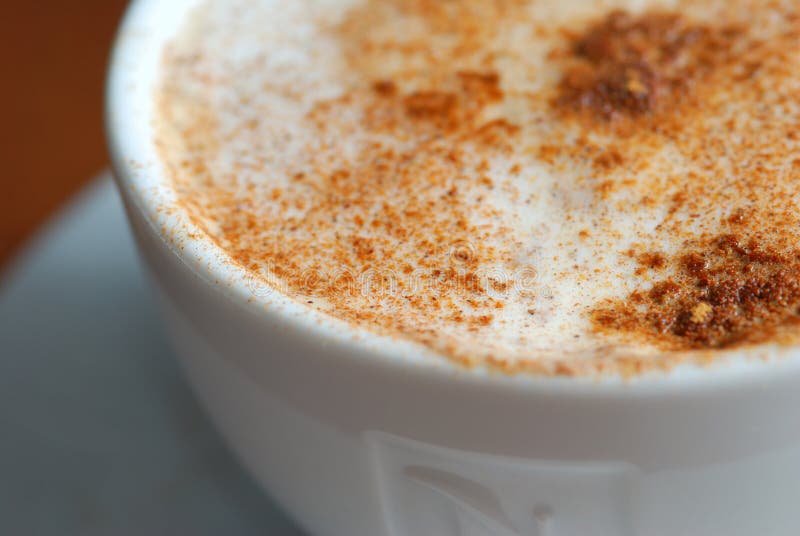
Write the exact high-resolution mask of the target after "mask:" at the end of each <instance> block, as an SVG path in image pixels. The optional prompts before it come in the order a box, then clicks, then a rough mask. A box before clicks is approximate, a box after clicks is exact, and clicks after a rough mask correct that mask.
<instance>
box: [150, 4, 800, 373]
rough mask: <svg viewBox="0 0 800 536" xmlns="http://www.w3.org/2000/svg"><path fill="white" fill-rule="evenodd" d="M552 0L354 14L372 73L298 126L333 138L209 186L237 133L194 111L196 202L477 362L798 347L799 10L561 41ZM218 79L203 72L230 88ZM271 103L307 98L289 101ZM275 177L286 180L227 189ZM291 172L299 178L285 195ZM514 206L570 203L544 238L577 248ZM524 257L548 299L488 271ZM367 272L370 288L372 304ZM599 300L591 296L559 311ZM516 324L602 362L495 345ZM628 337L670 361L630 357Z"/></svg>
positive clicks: (543, 365) (244, 241) (260, 118)
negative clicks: (220, 133)
mask: <svg viewBox="0 0 800 536" xmlns="http://www.w3.org/2000/svg"><path fill="white" fill-rule="evenodd" d="M611 3H614V2H611ZM542 5H543V4H538V3H534V2H528V1H526V0H499V1H496V2H488V1H485V0H461V1H459V2H441V1H434V0H371V1H367V2H363V3H360V4H358V5H357V6H356V7H355V8H354V9H353V10H352V12H349V13H348V14H347V16H346V17H344V20H343V22H341V24H338V23H337V26H336V28H334V29H332V30H331V35H332V36H333V37H332V39H335V40H336V42H337V43H340V44H341V46H342V50H343V53H342V55H343V56H344V57H345V60H346V63H347V69H348V71H347V73H348V76H349V78H348V80H349V82H348V84H350V85H344V86H343V89H342V91H341V94H338V96H336V97H333V98H329V99H327V100H320V101H317V102H315V103H313V105H312V106H310V107H309V108H308V113H307V114H306V115H304V116H302V117H300V118H298V119H296V121H297V123H299V124H301V125H302V128H303V129H305V131H304V132H305V133H306V134H308V138H309V140H311V141H309V142H308V143H307V144H306V145H305V146H303V147H302V148H301V150H300V151H299V154H300V155H301V156H302V158H298V159H297V161H296V162H295V161H292V162H291V163H290V164H288V165H287V166H286V169H278V170H277V171H276V170H275V169H274V168H270V167H269V166H268V165H267V164H265V162H267V160H268V159H267V158H266V157H264V158H262V156H263V155H262V154H260V152H259V151H265V152H267V151H272V150H273V149H274V148H273V147H272V146H271V145H270V144H274V145H275V146H276V147H277V149H274V152H276V153H280V152H281V150H282V148H283V147H282V145H281V144H283V143H284V139H283V138H281V137H280V136H275V138H274V139H273V138H267V139H266V142H267V143H264V144H263V145H258V144H257V145H256V148H257V150H254V151H253V152H251V153H247V154H245V158H243V159H242V161H241V162H236V165H235V166H233V167H232V169H230V170H226V171H229V172H230V174H229V175H219V176H213V166H211V165H209V164H208V162H207V158H208V156H207V153H208V150H206V152H203V150H204V149H205V148H206V147H207V145H204V144H206V143H207V142H209V143H208V145H211V146H212V148H211V149H210V151H211V152H212V153H213V151H214V150H215V149H216V146H215V145H214V144H216V143H218V144H224V143H225V142H226V140H225V139H220V140H218V139H216V138H214V137H213V136H211V135H210V134H209V132H216V130H215V129H216V128H217V127H216V124H215V118H214V117H213V116H212V115H211V114H210V112H208V109H209V108H210V107H209V106H203V105H202V104H204V103H203V102H200V104H201V105H199V106H197V107H196V110H195V109H193V110H192V112H193V113H192V114H188V116H189V117H191V120H190V121H189V122H188V123H187V124H186V125H179V128H180V132H179V135H180V136H181V138H182V139H183V140H187V143H188V144H189V147H190V148H194V147H199V148H200V149H199V150H197V152H195V153H191V152H190V154H189V155H188V156H187V158H186V159H185V161H182V162H180V163H177V164H175V165H173V166H172V168H173V173H174V175H175V177H174V181H175V184H176V185H177V189H178V190H179V192H180V193H181V196H182V202H183V203H184V204H185V206H186V207H185V208H186V210H188V211H189V212H190V213H191V214H192V216H193V217H194V218H195V220H196V222H197V223H198V224H199V225H200V226H201V227H202V228H204V229H205V230H206V232H207V233H208V234H209V235H210V236H211V237H212V239H213V240H215V241H217V243H218V244H219V245H220V247H221V248H223V249H225V250H226V251H227V252H228V253H230V255H231V257H232V258H233V259H234V261H235V262H237V263H239V264H240V265H241V266H243V267H244V268H246V269H247V270H250V271H251V272H252V273H253V274H257V275H258V274H263V273H265V271H266V270H269V272H270V273H271V275H273V276H275V277H276V278H277V279H279V280H280V282H281V283H285V287H282V289H285V292H286V293H287V294H288V295H289V296H292V297H294V298H296V299H297V300H300V301H302V303H310V304H311V305H312V306H313V307H314V308H317V309H320V310H323V311H324V312H327V313H330V314H332V315H333V316H336V317H338V318H340V319H343V320H345V321H347V322H350V323H351V324H353V325H355V326H361V327H367V328H368V329H371V330H373V331H376V332H378V333H381V334H385V335H391V336H400V337H401V338H406V339H410V340H412V341H416V342H419V343H422V344H424V345H427V346H429V347H432V348H433V349H434V350H435V351H436V352H438V353H440V354H443V355H445V356H446V357H448V358H450V359H452V360H454V361H456V362H459V363H463V364H465V365H474V364H484V365H486V366H489V367H491V368H496V369H499V370H502V371H505V372H508V373H516V372H532V373H535V374H550V375H552V374H557V375H582V374H593V373H606V372H617V373H622V374H624V375H628V374H638V373H642V372H645V371H647V370H652V369H668V368H670V367H671V366H673V365H674V364H676V363H678V362H680V360H681V359H685V358H686V357H685V353H684V352H685V351H694V350H715V351H716V350H724V349H731V348H739V347H743V346H748V345H753V344H758V343H761V342H779V343H786V344H789V343H792V344H794V343H796V342H797V337H796V336H795V335H796V334H797V333H800V330H798V329H795V322H794V315H795V312H796V311H797V308H798V307H800V300H798V292H797V290H796V281H797V280H798V273H799V272H798V261H797V251H798V249H800V248H798V247H797V237H796V229H798V228H800V210H798V204H799V200H798V196H797V187H796V185H797V183H798V181H800V166H798V165H797V161H798V159H797V157H796V155H797V154H798V151H800V145H798V144H800V133H799V132H800V130H798V127H797V125H798V124H800V106H798V102H800V101H798V98H797V95H798V94H797V80H798V74H797V72H798V71H797V65H798V64H799V63H800V46H799V45H800V32H799V31H798V26H799V25H800V23H799V22H798V21H799V19H798V18H797V15H796V13H795V12H796V9H797V8H796V6H794V4H793V3H792V2H791V1H789V0H782V1H772V0H765V1H763V2H760V1H759V2H756V1H755V0H732V1H727V0H699V2H689V1H688V0H685V1H684V0H679V2H678V4H677V7H676V8H675V12H674V13H670V12H665V11H653V10H650V11H647V10H646V11H644V12H642V13H627V12H621V11H615V12H613V13H609V12H603V11H601V10H599V9H594V10H593V11H592V14H591V15H589V16H587V17H585V18H584V17H583V15H582V18H580V19H576V18H574V17H573V16H572V15H569V16H566V17H562V18H560V19H559V23H558V24H559V25H563V27H564V28H566V29H565V30H563V32H564V33H562V28H560V27H558V25H555V24H553V23H552V22H551V20H550V19H548V18H542V19H536V18H535V17H530V15H529V12H532V11H529V10H533V9H534V8H536V9H538V8H539V7H541V6H542ZM592 5H593V4H592V3H591V2H589V1H588V0H587V3H586V4H585V5H584V6H583V7H584V8H586V9H585V10H584V11H583V12H584V13H585V12H587V11H590V10H589V9H588V7H587V6H592ZM706 8H708V9H707V11H708V13H706ZM578 11H580V10H578ZM751 14H752V15H753V17H752V21H751V20H750V18H751V17H750V15H751ZM537 16H538V15H537ZM398 17H399V18H400V19H402V20H404V21H408V20H411V21H412V22H413V24H409V25H408V28H412V29H416V30H415V31H416V32H417V33H414V32H411V33H409V32H407V31H406V27H405V26H402V28H401V27H400V26H398ZM529 19H530V20H529ZM397 28H401V29H402V31H395V30H396V29H397ZM565 35H566V43H565V38H564V36H565ZM325 37H331V36H327V35H326V36H325ZM542 42H545V43H547V45H548V47H550V46H552V47H553V50H554V52H553V53H552V54H551V55H549V56H547V57H548V58H549V60H548V61H547V63H545V64H543V65H542V64H537V63H535V62H532V61H531V62H528V51H530V50H534V49H535V48H536V46H537V45H541V43H542ZM515 47H516V48H515ZM547 53H548V51H544V52H543V54H547ZM543 57H544V56H543ZM187 58H188V59H187ZM187 58H182V61H185V62H187V64H188V63H190V62H193V61H198V59H197V57H196V56H195V55H193V54H190V55H188V56H187ZM387 58H390V59H391V61H387ZM537 58H538V56H537ZM537 61H538V60H537ZM184 67H185V66H184ZM204 68H205V66H200V67H198V69H197V72H194V71H191V74H192V75H193V76H196V77H197V79H198V80H200V81H201V82H202V83H209V84H212V85H213V84H214V83H216V82H215V81H214V80H215V79H214V78H213V77H208V79H206V78H205V77H206V76H207V72H206V71H205V70H204ZM234 74H236V75H241V73H234ZM245 75H246V73H245ZM230 79H232V80H236V79H237V78H236V77H235V76H233V77H231V78H230ZM208 80H210V82H209V81H208ZM351 82H352V83H351ZM534 82H535V84H534ZM219 83H220V84H222V83H224V82H219ZM179 89H180V88H179ZM264 91H268V92H270V91H272V92H275V93H276V94H278V95H279V96H280V98H282V99H287V100H289V101H291V100H292V99H295V98H297V97H295V96H294V93H293V91H294V88H292V87H289V88H284V87H277V89H265V90H264ZM175 93H176V95H177V97H175V98H177V99H180V98H182V93H181V92H180V91H176V92H175ZM325 94H326V95H328V94H330V93H325ZM248 97H249V98H256V99H257V97H258V95H255V96H253V95H249V96H248ZM168 100H169V98H167V99H165V101H168ZM167 104H169V103H168V102H166V103H165V107H166V106H167ZM305 110H306V109H305V108H304V112H303V113H304V114H305ZM165 116H166V117H169V112H168V111H167V112H165ZM267 121H268V116H266V114H264V115H257V116H256V117H246V118H243V119H242V122H241V125H234V126H235V127H237V128H231V129H229V130H228V131H227V132H235V133H237V135H238V133H240V132H247V131H254V132H258V128H259V125H261V124H262V123H266V122H267ZM293 124H294V123H293ZM276 126H277V127H281V126H282V125H276ZM278 130H279V128H278ZM267 132H268V133H269V132H270V131H269V130H267ZM255 139H256V141H257V142H258V143H260V140H258V138H255ZM342 140H347V142H348V143H343V142H342ZM167 152H168V151H167ZM168 156H169V155H168ZM259 174H260V179H261V180H263V182H265V183H267V184H264V185H262V184H260V183H259V182H258V181H254V182H251V183H250V184H248V189H246V190H245V191H243V192H237V191H233V190H232V189H231V187H230V184H232V183H233V184H238V182H237V181H238V180H243V181H244V183H245V184H247V180H248V179H247V177H249V176H251V175H259ZM275 175H280V177H278V179H280V178H282V177H285V178H286V180H285V181H280V180H277V182H278V183H279V184H269V183H270V181H271V180H272V179H271V177H274V176H275ZM550 176H552V177H553V182H552V185H551V184H550V183H549V182H547V181H548V179H549V178H550ZM240 177H245V179H240ZM264 177H266V179H265V178H264ZM509 177H513V180H510V179H509ZM530 185H533V186H535V188H532V189H531V190H532V192H525V191H524V189H525V187H527V186H530ZM540 185H541V189H539V188H540ZM520 190H523V191H522V192H520ZM197 193H202V194H203V195H202V196H200V195H196V194H197ZM502 196H505V197H502ZM498 198H499V199H501V200H503V201H505V200H511V201H512V202H513V206H514V207H520V210H521V211H523V214H521V215H520V216H525V215H526V213H525V212H524V211H530V212H531V213H534V214H535V211H536V210H537V207H540V206H550V207H552V206H553V204H556V205H557V206H558V209H559V210H558V212H556V214H557V216H558V217H557V218H554V221H545V222H541V221H538V220H537V221H535V222H534V225H537V226H541V227H542V228H546V227H547V226H550V227H551V228H556V229H557V228H558V226H560V225H563V226H564V228H565V229H571V230H574V236H568V233H566V232H565V233H564V236H559V241H558V242H556V243H553V244H551V243H548V245H547V247H551V249H547V247H545V248H544V251H542V244H541V243H539V242H537V238H535V237H537V236H545V237H547V236H549V235H548V234H547V229H545V230H544V231H542V232H541V235H537V234H536V233H538V232H539V231H540V229H539V228H538V227H537V228H536V229H534V230H533V231H532V232H531V234H529V235H528V234H524V232H527V231H528V229H524V230H522V231H520V229H519V228H518V227H515V225H520V226H521V224H519V222H518V221H517V220H520V219H521V220H524V217H520V218H517V217H515V215H514V214H508V213H506V212H504V211H503V210H502V209H500V208H498V207H497V206H495V205H494V204H493V203H492V201H494V200H496V199H498ZM562 220H563V221H562ZM208 222H212V224H208ZM487 222H489V223H488V224H487ZM625 222H631V226H632V227H633V230H631V229H628V228H626V227H625ZM517 233H519V234H517ZM531 237H534V238H531ZM630 242H632V243H630ZM587 252H588V254H589V255H588V257H589V259H588V261H587V260H585V259H582V258H581V255H582V254H584V253H587ZM522 253H524V254H525V255H529V257H526V256H525V255H522ZM572 257H574V258H572ZM521 258H522V259H523V260H522V261H521V260H520V259H521ZM531 258H532V259H534V260H530V259H531ZM525 263H527V264H525ZM551 263H552V265H551ZM520 266H522V267H523V268H525V269H529V270H530V273H533V274H536V273H537V271H538V273H540V274H542V279H544V280H546V281H547V282H548V283H549V284H550V285H551V287H550V289H549V290H548V288H547V287H546V286H541V285H538V284H537V285H534V287H533V289H532V290H525V291H524V292H520V293H519V295H518V296H516V297H514V298H513V299H509V298H508V296H510V294H509V293H511V292H514V289H515V288H516V287H517V284H518V283H520V281H521V280H522V279H524V278H522V277H520V278H519V279H518V280H517V281H514V280H508V279H506V280H503V279H497V280H495V279H492V278H487V277H485V275H486V269H487V268H491V267H500V268H502V269H505V270H507V271H513V270H515V269H518V268H520ZM553 266H565V267H566V268H565V269H564V271H563V272H558V271H555V270H554V269H553ZM373 267H377V268H379V270H377V271H376V272H375V273H374V274H373V273H372V271H371V268H373ZM332 268H334V269H332ZM414 277H416V278H418V280H417V282H416V283H414V282H413V281H412V279H413V278H414ZM365 278H366V279H367V280H368V281H369V289H370V292H371V293H372V294H371V296H370V297H369V298H364V297H363V296H361V295H360V294H359V293H360V292H361V291H362V290H363V288H362V285H363V280H364V279H365ZM547 278H549V279H547ZM531 279H533V280H538V276H536V275H535V276H533V277H532V278H531ZM620 281H623V283H624V284H619V283H620ZM417 283H421V285H422V288H423V289H432V290H431V291H420V289H419V288H418V287H416V286H415V285H416V284H417ZM581 285H582V286H581ZM606 285H607V288H612V289H613V292H611V293H610V294H613V298H612V299H610V300H609V301H606V300H603V301H600V302H599V303H598V300H599V299H600V298H598V297H597V296H598V295H599V294H592V292H593V291H595V290H598V289H603V288H606ZM578 287H580V288H581V289H588V291H586V292H585V293H584V294H587V295H589V299H588V300H587V301H584V302H580V303H578V302H577V301H574V302H573V301H569V302H567V301H566V300H565V301H563V302H559V301H558V298H559V293H560V291H561V290H566V291H567V292H566V293H567V294H569V293H570V292H572V291H574V290H576V288H578ZM548 292H550V294H551V295H548ZM575 295H576V296H578V297H579V298H580V297H582V296H581V295H580V292H577V291H576V292H575ZM374 296H378V297H380V299H374V298H373V297H374ZM583 297H585V296H583ZM553 304H555V305H553ZM512 307H517V309H516V313H508V311H509V308H512ZM519 313H522V315H520V314H519ZM513 314H517V315H518V316H522V317H523V318H522V319H521V320H520V322H519V325H520V326H521V327H520V329H519V331H518V332H516V333H515V334H514V335H515V336H516V338H515V339H513V340H512V344H518V347H520V348H526V349H527V348H535V345H534V344H532V343H531V339H535V338H536V336H537V332H536V329H537V327H538V326H541V325H543V324H544V323H545V322H548V321H549V320H550V319H552V317H553V316H554V315H557V314H562V315H563V316H566V317H568V319H569V321H570V323H571V325H572V326H573V327H575V328H576V329H575V331H574V332H569V333H568V334H567V335H565V338H564V341H565V342H572V341H573V337H574V336H575V335H576V334H578V335H579V336H580V337H581V341H583V340H585V341H586V343H585V344H584V346H582V347H581V348H589V349H590V350H587V351H583V350H581V351H580V352H576V355H569V354H564V352H562V351H561V348H560V347H559V346H558V345H557V344H556V345H554V348H553V351H552V352H550V353H548V354H547V355H542V354H536V355H518V354H516V355H509V354H504V353H503V352H502V351H495V349H494V348H493V347H491V343H493V342H494V339H495V335H496V334H497V333H499V332H500V330H503V329H505V332H504V333H505V334H508V332H509V331H510V330H509V329H508V324H504V322H506V321H507V320H508V318H509V317H510V316H513ZM514 320H515V321H516V320H518V318H514ZM579 330H581V331H579ZM526 337H527V340H526ZM506 340H509V338H507V339H506ZM628 342H630V343H631V345H632V347H633V348H636V349H642V348H643V349H651V348H657V349H658V350H660V351H658V352H656V351H655V350H654V351H652V352H649V353H645V354H639V353H636V354H631V353H626V352H628V348H626V347H625V346H624V345H625V344H626V343H628ZM575 344H578V343H575ZM487 348H488V350H487ZM692 355H694V354H692ZM715 355H716V354H715ZM690 359H694V358H690ZM703 359H704V358H703ZM698 360H700V358H698Z"/></svg>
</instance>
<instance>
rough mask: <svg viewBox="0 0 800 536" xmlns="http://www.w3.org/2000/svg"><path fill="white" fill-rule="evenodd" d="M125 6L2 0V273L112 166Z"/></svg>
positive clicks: (99, 1) (117, 1) (107, 0)
mask: <svg viewBox="0 0 800 536" xmlns="http://www.w3.org/2000/svg"><path fill="white" fill-rule="evenodd" d="M126 4H127V0H81V1H80V2H68V1H65V0H36V1H34V2H19V1H13V0H1V1H0V9H2V16H0V65H2V66H3V67H4V69H3V70H4V72H5V75H4V76H3V77H2V82H0V102H2V103H3V115H2V122H0V163H2V165H3V175H2V177H3V178H2V182H0V271H1V270H2V268H3V267H4V266H5V265H6V264H7V263H8V261H9V260H10V258H11V256H12V255H13V254H14V253H15V252H16V251H18V250H19V247H20V246H21V244H22V243H23V242H24V241H25V239H26V238H27V237H29V236H30V235H31V233H32V232H33V231H34V230H35V229H36V228H37V227H38V226H39V225H40V224H41V223H42V222H43V221H45V220H46V219H47V217H48V216H49V215H51V214H52V213H53V212H54V211H55V210H57V208H58V207H59V206H60V205H61V204H62V203H63V202H64V201H65V200H66V199H67V198H68V197H69V196H70V195H71V194H72V193H74V192H75V191H76V190H78V189H79V188H80V187H81V186H82V185H83V184H85V183H86V182H88V181H89V180H91V179H92V178H93V177H94V176H95V175H96V174H97V173H98V172H99V171H101V170H102V169H103V168H104V167H105V165H106V154H105V144H104V141H103V127H102V102H103V78H104V72H105V68H106V62H107V58H108V52H109V48H110V45H111V42H112V39H113V35H114V30H115V28H116V26H117V24H118V22H119V20H120V18H121V15H122V12H123V11H124V8H125V6H126Z"/></svg>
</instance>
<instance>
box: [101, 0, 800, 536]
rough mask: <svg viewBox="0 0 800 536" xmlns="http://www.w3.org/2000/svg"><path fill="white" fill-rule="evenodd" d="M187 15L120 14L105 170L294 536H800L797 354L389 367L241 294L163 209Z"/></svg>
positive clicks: (181, 10) (243, 449)
mask: <svg viewBox="0 0 800 536" xmlns="http://www.w3.org/2000/svg"><path fill="white" fill-rule="evenodd" d="M196 3H197V0H171V1H170V2H158V1H157V0H138V1H136V2H134V4H133V6H132V8H131V11H130V13H129V15H128V17H127V19H126V22H125V23H124V25H123V29H122V30H121V34H120V39H119V42H118V45H117V48H116V50H115V54H114V61H113V64H112V69H111V75H110V83H109V100H108V129H109V138H110V147H111V152H112V158H113V160H114V170H115V174H116V176H117V180H118V184H119V186H120V191H121V193H122V196H123V199H124V201H125V205H126V208H127V211H128V214H129V218H130V221H131V226H132V229H133V231H134V234H135V236H136V239H137V243H138V245H139V247H140V250H141V253H142V257H143V258H144V261H145V265H146V267H147V269H148V271H149V273H150V274H151V276H152V277H151V279H152V281H153V286H154V287H155V289H156V293H157V295H158V297H159V301H160V304H161V306H162V311H163V316H164V320H165V323H166V325H167V327H168V330H169V333H170V335H171V338H172V341H173V343H174V347H175V349H176V352H177V354H178V356H179V359H180V361H181V363H182V365H183V367H184V369H185V370H186V373H187V377H188V379H189V381H190V383H191V384H192V386H193V387H194V389H195V391H196V393H197V395H198V397H199V398H200V399H201V401H202V402H203V404H204V405H205V407H206V408H207V410H208V412H209V414H210V415H211V417H212V418H213V420H214V422H215V423H216V425H217V426H218V427H219V429H220V430H221V432H222V434H223V435H224V436H225V438H226V439H227V441H228V442H229V444H230V445H231V447H232V449H233V450H234V451H235V452H236V454H237V455H238V456H239V457H240V458H241V460H242V461H243V463H244V465H245V466H246V467H247V468H248V469H249V470H250V471H251V473H252V474H253V475H254V476H255V478H256V479H257V480H258V481H259V482H260V483H261V484H262V485H263V487H264V488H265V490H267V491H268V492H269V494H270V495H271V496H272V497H273V498H274V499H275V500H277V501H278V502H279V503H280V504H281V505H282V506H283V507H284V508H285V509H286V510H287V511H288V512H289V513H291V514H292V515H293V516H294V517H295V518H296V519H297V521H298V522H299V523H300V524H301V525H302V526H303V527H305V528H306V529H307V530H308V531H309V532H310V533H311V534H314V535H319V536H428V535H431V536H517V535H519V536H523V535H524V536H531V535H534V536H679V535H680V536H753V535H755V534H758V535H766V536H797V534H798V533H800V509H799V508H798V507H797V500H798V498H800V359H798V358H795V357H793V356H791V355H789V356H786V357H784V358H783V359H781V360H779V361H776V362H772V363H761V362H757V363H732V364H730V365H720V366H718V367H714V368H711V369H709V370H679V371H676V372H675V373H672V374H669V375H664V376H661V377H652V376H651V377H647V378H640V379H633V380H630V381H627V382H625V381H620V380H604V381H591V380H572V379H563V378H562V379H558V378H556V379H552V378H550V379H547V378H525V377H513V378H510V377H503V376H498V375H491V374H489V373H485V372H483V371H468V370H459V369H457V368H456V367H455V366H453V365H449V364H445V363H443V362H441V363H440V362H431V363H430V364H426V361H425V359H434V358H424V359H423V358H419V359H414V356H411V357H409V356H408V351H407V352H406V354H405V358H400V357H398V358H397V359H393V358H391V356H389V357H387V355H385V353H386V352H382V351H380V350H378V349H376V345H375V344H368V343H367V342H364V341H362V340H360V339H358V338H354V337H353V336H352V333H349V334H348V333H337V332H336V330H337V329H339V330H340V331H341V330H344V328H343V327H342V326H339V325H337V324H335V323H334V324H332V326H333V327H331V326H323V325H320V326H316V324H315V323H314V322H310V321H308V318H310V317H311V316H313V315H312V313H310V312H304V311H303V309H302V307H300V306H298V307H295V308H292V306H290V305H286V304H285V302H286V301H287V300H281V299H280V297H276V296H270V297H269V299H266V298H265V297H264V296H262V295H258V293H254V294H253V295H252V296H250V297H248V296H247V286H246V285H243V284H242V281H241V280H240V279H241V278H242V277H243V276H242V274H240V273H238V272H236V271H235V270H234V269H233V268H232V267H231V266H230V265H228V264H226V263H225V262H223V261H222V260H220V259H221V258H222V257H224V256H223V255H222V254H221V252H219V251H216V250H215V249H214V246H213V244H211V243H210V241H206V242H204V241H203V239H202V237H200V238H197V236H196V235H193V234H192V233H189V232H188V230H189V229H190V225H189V224H187V222H186V221H184V220H185V218H183V219H182V216H181V215H180V214H179V213H170V214H169V215H165V212H164V211H163V210H161V209H162V208H163V204H164V203H165V197H164V196H165V195H166V196H167V197H169V196H168V192H169V185H168V183H167V182H166V179H165V178H164V172H163V170H162V169H161V167H160V165H159V163H158V161H157V158H156V156H157V155H156V153H155V151H154V149H153V147H152V130H151V128H152V127H151V126H150V117H148V116H149V115H150V114H152V113H153V106H152V102H150V101H151V100H152V98H153V94H154V84H155V83H156V80H157V78H156V76H157V70H158V65H159V62H160V51H161V48H162V47H163V44H164V42H165V41H166V40H167V39H169V37H170V36H171V35H172V34H174V32H175V30H176V29H177V26H178V23H179V22H180V20H181V19H182V18H183V17H184V16H185V14H186V11H187V9H189V8H190V7H191V6H192V5H195V4H196ZM165 192H166V194H165ZM237 278H239V279H237ZM251 290H252V289H251ZM270 300H272V301H270ZM262 302H263V303H262ZM121 306H124V305H121ZM337 326H338V327H337ZM379 342H380V341H379ZM387 344H388V343H387ZM417 357H419V356H417Z"/></svg>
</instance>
